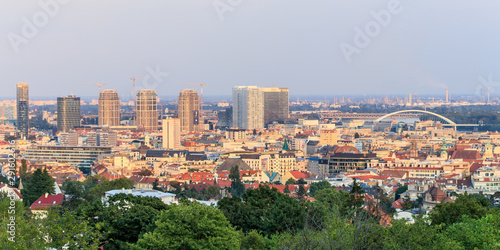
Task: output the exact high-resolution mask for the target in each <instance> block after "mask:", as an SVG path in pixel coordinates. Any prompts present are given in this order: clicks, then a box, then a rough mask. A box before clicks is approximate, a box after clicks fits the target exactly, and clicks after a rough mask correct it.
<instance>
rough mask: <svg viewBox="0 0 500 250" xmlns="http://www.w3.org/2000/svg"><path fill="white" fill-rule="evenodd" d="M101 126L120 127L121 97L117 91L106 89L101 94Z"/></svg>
mask: <svg viewBox="0 0 500 250" xmlns="http://www.w3.org/2000/svg"><path fill="white" fill-rule="evenodd" d="M99 125H100V126H103V125H107V126H119V125H120V97H118V92H116V90H112V89H106V90H103V91H102V92H101V93H99Z"/></svg>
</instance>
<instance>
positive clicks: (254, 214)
mask: <svg viewBox="0 0 500 250" xmlns="http://www.w3.org/2000/svg"><path fill="white" fill-rule="evenodd" d="M218 206H219V209H220V210H221V211H222V212H223V213H224V215H226V217H227V219H228V220H229V221H230V222H231V224H232V225H234V226H235V227H236V228H237V229H241V230H243V232H245V233H248V232H250V231H251V230H257V231H258V232H260V233H262V234H264V235H272V234H275V233H279V232H283V231H285V230H287V229H290V228H302V227H303V226H304V219H305V217H304V215H305V208H304V207H302V206H300V204H299V202H298V201H297V200H295V199H294V198H293V197H290V196H288V195H285V194H282V193H280V192H279V191H278V190H277V189H275V188H273V189H271V188H269V187H268V186H264V185H261V186H259V188H257V189H248V190H247V191H246V192H245V193H244V194H243V195H242V196H241V199H240V198H238V197H233V198H228V197H226V198H224V199H222V200H221V201H220V202H219V203H218Z"/></svg>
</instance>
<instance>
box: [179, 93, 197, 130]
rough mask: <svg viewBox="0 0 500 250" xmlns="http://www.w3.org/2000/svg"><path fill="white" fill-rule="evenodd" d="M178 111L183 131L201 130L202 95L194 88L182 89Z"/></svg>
mask: <svg viewBox="0 0 500 250" xmlns="http://www.w3.org/2000/svg"><path fill="white" fill-rule="evenodd" d="M177 105H178V107H177V113H178V116H179V119H180V123H181V132H182V133H188V132H198V131H200V97H199V96H198V92H196V90H193V89H185V90H182V91H181V93H180V94H179V99H178V103H177Z"/></svg>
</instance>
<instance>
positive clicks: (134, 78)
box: [130, 76, 143, 126]
mask: <svg viewBox="0 0 500 250" xmlns="http://www.w3.org/2000/svg"><path fill="white" fill-rule="evenodd" d="M138 79H143V77H135V76H132V78H130V80H132V88H133V92H134V94H133V95H134V108H133V110H134V111H133V112H134V126H135V125H136V124H135V117H136V116H137V115H136V108H137V104H136V101H135V80H138Z"/></svg>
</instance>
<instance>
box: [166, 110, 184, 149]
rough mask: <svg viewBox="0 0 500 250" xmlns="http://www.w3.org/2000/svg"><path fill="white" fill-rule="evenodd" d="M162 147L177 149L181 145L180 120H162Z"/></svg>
mask: <svg viewBox="0 0 500 250" xmlns="http://www.w3.org/2000/svg"><path fill="white" fill-rule="evenodd" d="M162 126H163V148H164V149H173V150H177V149H179V148H180V147H181V120H180V119H178V118H170V117H169V118H167V119H164V120H163V122H162Z"/></svg>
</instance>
